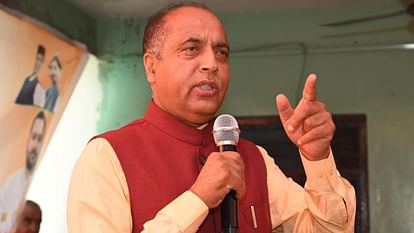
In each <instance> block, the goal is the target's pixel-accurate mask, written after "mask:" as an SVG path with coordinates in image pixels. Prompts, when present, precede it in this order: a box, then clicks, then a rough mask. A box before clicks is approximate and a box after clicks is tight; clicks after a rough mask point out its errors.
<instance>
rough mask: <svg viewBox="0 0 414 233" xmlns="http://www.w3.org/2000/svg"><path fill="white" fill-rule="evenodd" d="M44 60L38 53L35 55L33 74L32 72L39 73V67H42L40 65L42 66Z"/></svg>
mask: <svg viewBox="0 0 414 233" xmlns="http://www.w3.org/2000/svg"><path fill="white" fill-rule="evenodd" d="M44 60H45V57H44V56H43V54H41V53H38V54H37V55H36V62H35V66H34V68H33V72H34V73H37V72H39V70H40V68H41V67H42V65H43V62H44Z"/></svg>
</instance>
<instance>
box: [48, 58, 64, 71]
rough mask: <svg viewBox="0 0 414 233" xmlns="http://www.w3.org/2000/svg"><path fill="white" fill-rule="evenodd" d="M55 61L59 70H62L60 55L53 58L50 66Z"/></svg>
mask: <svg viewBox="0 0 414 233" xmlns="http://www.w3.org/2000/svg"><path fill="white" fill-rule="evenodd" d="M53 61H56V63H57V65H58V67H59V69H62V63H60V59H59V56H58V55H55V56H53V57H52V59H50V62H49V64H50V63H52V62H53Z"/></svg>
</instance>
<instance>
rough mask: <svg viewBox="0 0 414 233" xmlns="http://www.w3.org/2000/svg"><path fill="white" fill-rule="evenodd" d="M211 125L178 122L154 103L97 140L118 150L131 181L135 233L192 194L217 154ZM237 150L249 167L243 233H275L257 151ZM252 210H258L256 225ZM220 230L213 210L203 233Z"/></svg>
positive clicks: (244, 146)
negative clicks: (141, 114) (209, 160)
mask: <svg viewBox="0 0 414 233" xmlns="http://www.w3.org/2000/svg"><path fill="white" fill-rule="evenodd" d="M211 132H212V124H209V125H208V126H207V127H205V128H204V129H203V130H198V129H196V128H194V127H192V126H189V125H186V124H184V123H182V122H180V121H178V120H177V119H176V118H174V117H173V116H171V115H169V114H168V113H166V112H164V111H163V110H162V109H160V108H159V107H158V106H157V105H155V104H154V103H153V102H151V103H150V105H149V107H148V109H147V111H146V113H145V116H144V118H142V119H139V120H136V121H133V122H131V123H129V124H128V125H126V126H124V127H122V128H120V129H118V130H115V131H111V132H107V133H104V134H102V135H99V136H97V137H102V138H105V139H106V140H108V141H109V143H110V144H111V145H112V147H113V148H114V150H115V152H116V154H117V156H118V159H119V161H120V163H121V166H122V169H123V171H124V173H125V176H126V180H127V183H128V188H129V194H130V202H131V214H132V219H133V232H141V231H142V229H143V225H144V223H145V222H147V221H148V220H150V219H152V218H154V217H155V215H156V214H157V212H158V211H160V210H161V209H162V208H163V207H164V206H166V205H167V204H168V203H170V202H171V201H172V200H174V199H175V198H177V197H178V196H179V195H181V194H182V193H183V192H185V191H186V190H188V189H189V188H190V187H191V185H192V184H193V183H194V181H195V180H196V178H197V176H198V174H199V172H200V170H201V168H202V166H203V163H204V161H205V159H206V158H207V156H208V155H209V154H210V153H212V152H214V151H217V148H216V145H215V143H214V139H213V135H212V133H211ZM237 151H238V152H239V153H240V155H241V156H242V158H243V161H244V163H245V179H246V189H247V190H246V195H245V196H244V197H243V199H241V200H239V233H250V232H260V233H266V232H269V233H270V232H271V228H272V227H271V220H270V211H269V199H268V191H267V174H266V167H265V164H264V160H263V157H262V155H261V154H260V152H259V150H258V149H257V147H256V146H255V145H254V144H253V143H250V142H248V141H246V140H242V139H241V140H240V141H239V144H238V146H237ZM251 206H254V210H255V211H254V212H255V215H256V221H257V227H255V226H254V223H253V216H252V210H251ZM220 231H221V223H220V208H219V207H218V208H215V209H212V210H210V212H209V215H208V216H207V218H206V219H205V220H204V222H203V224H202V225H201V226H200V229H199V231H198V232H202V233H214V232H216V233H218V232H220Z"/></svg>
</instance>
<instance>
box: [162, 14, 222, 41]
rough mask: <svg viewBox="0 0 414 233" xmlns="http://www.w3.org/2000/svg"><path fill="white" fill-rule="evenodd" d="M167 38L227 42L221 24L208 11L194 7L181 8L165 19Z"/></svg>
mask: <svg viewBox="0 0 414 233" xmlns="http://www.w3.org/2000/svg"><path fill="white" fill-rule="evenodd" d="M165 25H166V27H167V28H168V31H169V32H170V33H169V37H177V36H178V37H183V39H187V38H186V37H189V36H201V37H203V36H207V35H208V36H209V37H211V38H212V39H214V40H220V41H222V42H223V41H225V42H227V36H226V33H225V31H224V27H223V24H222V23H221V21H220V20H219V18H218V17H217V16H215V15H214V14H212V13H211V12H209V11H208V10H205V9H202V8H196V7H182V8H179V9H176V10H174V11H172V12H170V13H169V14H168V15H167V16H166V17H165Z"/></svg>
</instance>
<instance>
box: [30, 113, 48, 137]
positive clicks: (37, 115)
mask: <svg viewBox="0 0 414 233" xmlns="http://www.w3.org/2000/svg"><path fill="white" fill-rule="evenodd" d="M38 119H39V120H43V122H44V124H43V133H44V131H45V129H46V116H45V112H43V111H40V112H38V113H37V114H36V116H35V118H33V121H32V127H31V128H30V132H31V131H32V128H33V125H34V123H35V121H36V120H38Z"/></svg>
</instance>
